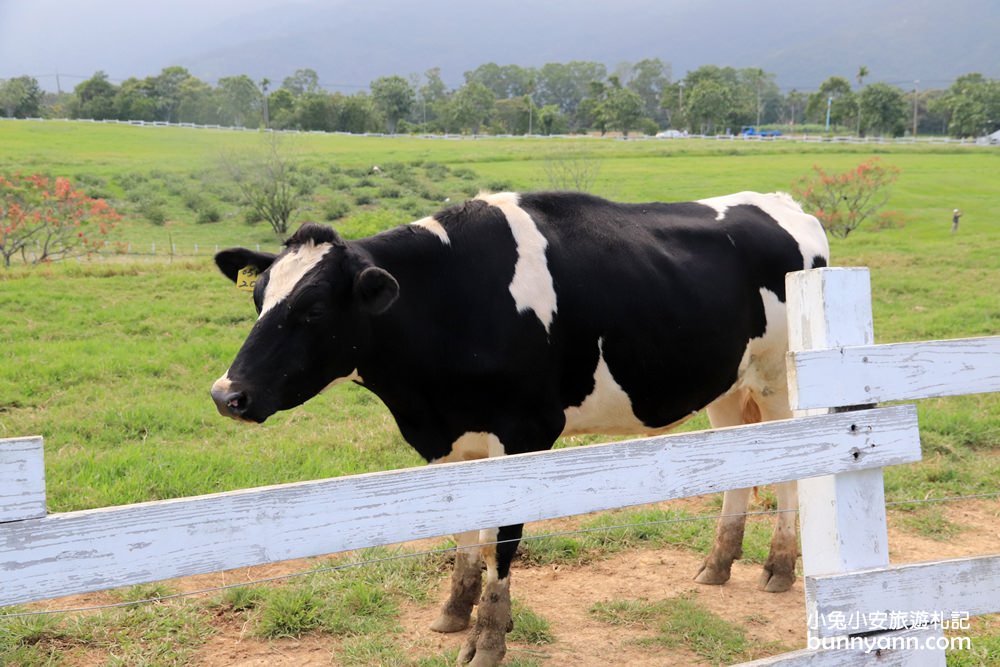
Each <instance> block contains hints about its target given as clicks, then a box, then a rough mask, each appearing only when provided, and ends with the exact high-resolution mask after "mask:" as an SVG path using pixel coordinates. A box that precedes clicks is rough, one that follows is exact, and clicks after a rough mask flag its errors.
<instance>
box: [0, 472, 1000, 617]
mask: <svg viewBox="0 0 1000 667" xmlns="http://www.w3.org/2000/svg"><path fill="white" fill-rule="evenodd" d="M992 498H1000V491H995V492H991V493H974V494H968V495H962V496H946V497H943V498H915V499H912V500H893V501H888V502H886V503H885V505H886V507H898V506H902V505H923V504H931V503H952V502H962V501H968V500H986V499H992ZM788 512H796V513H797V512H798V509H785V510H779V509H770V510H756V511H752V512H737V513H732V514H699V515H696V516H685V517H673V518H670V519H657V520H652V521H636V522H630V523H619V524H613V525H609V526H591V527H589V528H573V529H568V530H560V531H553V532H549V533H541V534H538V535H524V536H522V537H521V538H518V539H511V540H495V541H492V542H481V543H480V545H479V546H496V545H499V544H505V543H507V542H515V541H520V542H530V541H533V540H543V539H550V538H554V537H569V536H573V535H585V534H589V533H597V532H610V531H613V530H623V529H634V528H642V527H647V526H662V525H668V524H677V523H686V522H692V521H718V520H719V519H723V518H733V517H740V516H742V517H745V518H749V517H760V516H772V515H777V514H784V513H788ZM456 548H457V547H455V546H448V547H439V548H436V549H425V550H422V551H407V552H402V553H395V554H393V555H390V556H383V557H380V558H369V559H365V560H358V561H351V562H349V563H341V564H339V565H329V566H326V567H320V568H314V569H310V570H303V571H300V572H290V573H287V574H279V575H275V576H273V577H262V578H260V579H254V580H251V581H241V582H238V583H232V584H223V585H219V586H209V587H206V588H200V589H198V590H193V591H184V592H180V593H171V594H169V595H160V596H156V597H149V598H143V599H139V600H129V601H125V602H112V603H107V604H97V605H86V606H80V607H65V608H59V609H39V610H32V611H19V612H12V613H7V614H0V621H3V620H6V619H13V618H25V617H31V616H49V615H55V614H76V613H86V612H93V611H104V610H108V609H121V608H124V607H134V606H137V605H143V604H155V603H158V602H167V601H170V600H176V599H180V598H188V597H195V596H199V595H207V594H209V593H220V592H222V591H227V590H231V589H234V588H242V587H245V586H259V585H261V584H269V583H274V582H277V581H287V580H289V579H296V578H299V577H308V576H312V575H316V574H327V573H330V572H341V571H344V570H350V569H354V568H358V567H364V566H372V565H380V564H382V563H389V562H395V561H400V560H404V559H408V558H424V557H427V556H439V555H442V554H446V553H450V552H453V551H455V550H456Z"/></svg>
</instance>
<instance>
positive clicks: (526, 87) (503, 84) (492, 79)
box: [465, 63, 538, 100]
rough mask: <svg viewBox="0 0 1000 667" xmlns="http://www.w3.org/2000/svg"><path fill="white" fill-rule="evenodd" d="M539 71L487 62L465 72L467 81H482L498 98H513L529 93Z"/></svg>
mask: <svg viewBox="0 0 1000 667" xmlns="http://www.w3.org/2000/svg"><path fill="white" fill-rule="evenodd" d="M537 76H538V73H537V72H536V71H535V70H534V69H532V68H525V67H521V66H519V65H502V66H501V65H497V64H496V63H486V64H485V65H480V66H479V67H477V68H476V69H474V70H472V71H471V72H466V73H465V82H466V83H472V82H477V83H481V84H483V85H484V86H486V87H487V88H489V89H490V91H491V92H492V93H493V95H494V96H495V97H496V99H499V100H504V99H512V98H515V97H521V96H522V95H526V94H528V92H530V90H531V87H532V82H533V81H534V80H535V79H536V78H537Z"/></svg>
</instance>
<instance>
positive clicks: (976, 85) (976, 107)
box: [934, 73, 1000, 137]
mask: <svg viewBox="0 0 1000 667" xmlns="http://www.w3.org/2000/svg"><path fill="white" fill-rule="evenodd" d="M934 108H935V109H936V110H938V112H939V113H941V114H942V115H943V116H944V117H945V118H946V119H947V122H948V133H949V134H951V135H952V136H955V137H974V136H979V135H983V134H989V133H991V132H995V131H996V130H997V129H1000V81H998V80H995V79H987V78H986V77H984V76H983V75H982V74H979V73H971V74H964V75H962V76H960V77H958V79H956V80H955V83H953V84H952V85H951V87H950V88H948V90H947V91H946V92H945V94H944V95H943V96H942V98H941V99H940V100H939V101H937V102H936V103H935V104H934Z"/></svg>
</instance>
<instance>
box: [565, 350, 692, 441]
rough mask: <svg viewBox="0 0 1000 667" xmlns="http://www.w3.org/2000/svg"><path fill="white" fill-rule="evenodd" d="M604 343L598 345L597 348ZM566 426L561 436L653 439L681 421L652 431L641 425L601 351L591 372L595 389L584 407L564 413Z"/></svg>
mask: <svg viewBox="0 0 1000 667" xmlns="http://www.w3.org/2000/svg"><path fill="white" fill-rule="evenodd" d="M602 346H603V341H598V348H601V347H602ZM563 412H564V414H565V416H566V426H565V427H564V428H563V433H562V434H563V435H580V434H583V433H607V434H615V435H653V434H655V433H663V432H664V431H669V430H670V429H672V428H674V427H675V426H677V425H678V424H680V423H682V422H684V421H686V420H687V417H685V418H684V419H681V420H680V421H677V422H674V423H672V424H667V425H666V426H660V427H654V426H648V425H646V424H644V423H643V422H642V421H641V420H640V419H639V418H638V417H636V416H635V412H634V411H633V410H632V400H631V399H630V398H629V396H628V394H627V393H626V392H625V390H624V389H622V387H621V385H620V384H618V382H617V381H616V380H615V378H614V376H613V375H612V373H611V369H610V368H609V367H608V362H607V361H605V359H604V351H603V349H602V350H601V352H600V356H599V357H598V359H597V369H596V370H595V371H594V389H593V391H592V392H591V393H590V395H589V396H587V397H586V398H585V399H584V400H583V403H581V404H580V405H578V406H571V407H568V408H566V409H565V410H564V411H563Z"/></svg>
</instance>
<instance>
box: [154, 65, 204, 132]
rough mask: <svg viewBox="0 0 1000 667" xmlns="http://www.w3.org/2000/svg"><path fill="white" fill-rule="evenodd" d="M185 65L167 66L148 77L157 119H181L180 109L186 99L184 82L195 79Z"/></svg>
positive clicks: (175, 120) (167, 120)
mask: <svg viewBox="0 0 1000 667" xmlns="http://www.w3.org/2000/svg"><path fill="white" fill-rule="evenodd" d="M194 78H195V77H193V76H191V73H190V72H188V71H187V70H186V69H185V68H183V67H176V66H174V67H165V68H164V69H163V70H162V71H161V72H160V73H159V74H158V75H157V76H155V77H152V78H150V79H147V81H148V82H149V83H148V86H149V91H150V97H152V99H153V100H154V101H155V104H156V119H157V120H162V121H166V122H168V123H176V122H178V121H179V110H180V106H181V103H182V102H183V101H184V90H185V88H184V84H185V83H186V82H187V81H188V80H189V79H194Z"/></svg>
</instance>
